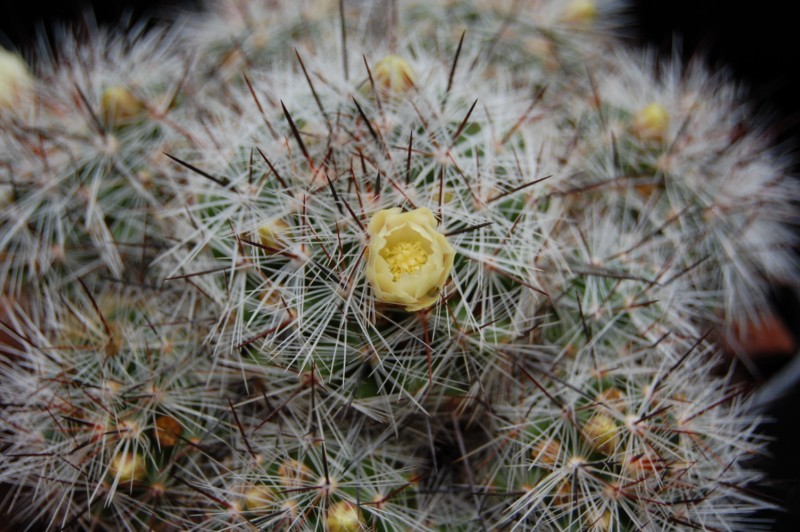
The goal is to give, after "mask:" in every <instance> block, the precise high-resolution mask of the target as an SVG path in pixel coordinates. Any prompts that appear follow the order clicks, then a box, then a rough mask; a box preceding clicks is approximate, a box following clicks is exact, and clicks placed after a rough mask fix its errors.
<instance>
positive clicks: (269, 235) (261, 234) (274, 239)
mask: <svg viewBox="0 0 800 532" xmlns="http://www.w3.org/2000/svg"><path fill="white" fill-rule="evenodd" d="M287 229H289V224H287V223H286V222H284V221H283V220H281V219H277V220H272V221H269V222H267V223H265V224H263V225H262V226H261V227H259V228H258V238H259V240H261V244H262V245H264V246H267V247H269V248H273V249H280V248H281V247H282V245H281V242H280V240H281V234H282V233H284V232H285V231H286V230H287Z"/></svg>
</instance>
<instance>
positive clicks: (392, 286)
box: [366, 207, 455, 312]
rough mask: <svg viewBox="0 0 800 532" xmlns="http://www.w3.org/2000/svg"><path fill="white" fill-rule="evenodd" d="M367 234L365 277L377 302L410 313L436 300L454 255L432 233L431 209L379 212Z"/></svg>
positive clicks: (434, 232) (448, 274)
mask: <svg viewBox="0 0 800 532" xmlns="http://www.w3.org/2000/svg"><path fill="white" fill-rule="evenodd" d="M367 232H368V233H369V236H370V242H369V247H368V248H367V254H368V255H367V271H366V277H367V280H368V281H369V283H370V285H371V286H372V291H373V292H374V293H375V298H376V299H377V300H378V301H382V302H384V303H392V304H396V305H403V306H404V307H405V309H406V310H407V311H409V312H414V311H417V310H422V309H424V308H427V307H430V306H431V305H433V304H434V303H436V302H437V301H438V300H439V295H440V294H439V293H440V291H441V289H442V288H443V287H444V285H445V283H446V282H447V279H448V277H449V276H450V271H451V270H452V269H453V260H454V259H455V251H454V250H453V247H452V246H451V245H450V243H449V242H448V241H447V239H446V238H445V237H444V235H443V234H441V233H440V232H439V231H438V230H437V229H436V218H434V216H433V213H432V212H431V211H430V209H426V208H424V207H423V208H421V209H415V210H413V211H410V212H402V210H401V209H400V208H393V209H386V210H382V211H378V212H377V213H375V215H374V216H373V217H372V219H371V220H370V222H369V226H368V227H367Z"/></svg>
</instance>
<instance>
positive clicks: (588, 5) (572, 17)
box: [562, 0, 597, 24]
mask: <svg viewBox="0 0 800 532" xmlns="http://www.w3.org/2000/svg"><path fill="white" fill-rule="evenodd" d="M596 17H597V5H596V4H595V2H594V0H572V1H571V2H570V3H569V4H567V7H566V9H564V14H563V16H562V19H563V20H564V22H570V23H573V24H587V23H589V22H592V21H593V20H594V19H595V18H596Z"/></svg>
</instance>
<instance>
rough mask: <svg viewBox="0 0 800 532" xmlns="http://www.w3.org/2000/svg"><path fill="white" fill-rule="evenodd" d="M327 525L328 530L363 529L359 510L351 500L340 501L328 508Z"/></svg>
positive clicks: (362, 519)
mask: <svg viewBox="0 0 800 532" xmlns="http://www.w3.org/2000/svg"><path fill="white" fill-rule="evenodd" d="M326 521H327V525H328V530H329V531H330V532H358V531H359V530H365V523H364V517H363V516H362V515H361V510H359V509H358V506H356V505H355V504H353V503H352V502H347V501H341V502H337V503H336V504H334V505H332V506H331V507H330V508H328V516H327V519H326Z"/></svg>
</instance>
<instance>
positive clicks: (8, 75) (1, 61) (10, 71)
mask: <svg viewBox="0 0 800 532" xmlns="http://www.w3.org/2000/svg"><path fill="white" fill-rule="evenodd" d="M32 86H33V78H32V77H31V74H30V72H29V71H28V66H27V65H26V64H25V62H24V61H23V60H22V58H21V57H20V56H18V55H17V54H14V53H11V52H9V51H7V50H5V49H3V48H0V109H5V108H7V109H11V108H12V107H13V106H14V104H15V103H17V101H18V100H19V98H20V96H21V95H22V94H23V93H24V92H25V91H27V90H29V89H30V88H31V87H32Z"/></svg>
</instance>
